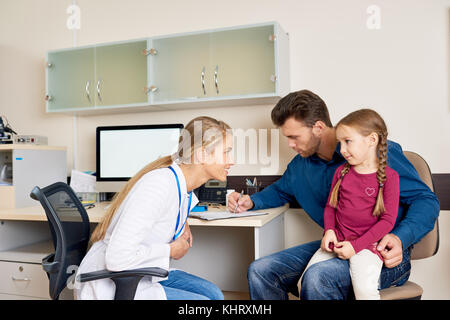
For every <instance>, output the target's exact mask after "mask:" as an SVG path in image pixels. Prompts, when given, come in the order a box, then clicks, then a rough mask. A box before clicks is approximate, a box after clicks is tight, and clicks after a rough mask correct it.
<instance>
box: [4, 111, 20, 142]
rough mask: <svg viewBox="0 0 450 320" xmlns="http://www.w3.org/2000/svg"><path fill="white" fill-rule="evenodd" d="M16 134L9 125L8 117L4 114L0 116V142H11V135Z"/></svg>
mask: <svg viewBox="0 0 450 320" xmlns="http://www.w3.org/2000/svg"><path fill="white" fill-rule="evenodd" d="M3 118H5V120H6V125H5V124H4V123H3ZM13 134H17V132H15V131H14V130H13V129H12V128H11V126H10V125H9V122H8V119H6V117H5V116H0V144H11V143H13V140H12V138H11V137H12V135H13Z"/></svg>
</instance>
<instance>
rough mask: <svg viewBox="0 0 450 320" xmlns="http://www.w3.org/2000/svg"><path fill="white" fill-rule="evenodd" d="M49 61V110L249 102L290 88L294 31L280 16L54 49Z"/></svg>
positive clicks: (275, 96) (82, 111)
mask: <svg viewBox="0 0 450 320" xmlns="http://www.w3.org/2000/svg"><path fill="white" fill-rule="evenodd" d="M48 63H49V66H48V70H47V97H46V98H47V99H48V101H47V111H48V112H76V113H79V114H86V113H99V112H100V113H106V112H113V111H115V112H117V111H132V110H144V111H152V110H164V109H174V108H175V109H179V108H189V107H190V108H196V107H214V106H226V105H248V104H255V103H273V102H275V101H276V100H278V99H279V98H280V97H282V96H284V95H286V94H287V93H289V82H290V80H289V41H288V35H287V34H286V33H285V32H284V31H283V30H282V29H281V27H280V26H279V25H278V24H277V23H276V22H271V23H265V24H260V25H252V26H241V27H234V28H227V29H219V30H208V31H202V32H193V33H188V34H176V35H169V36H159V37H152V38H149V39H145V40H138V41H128V42H121V43H117V44H103V45H96V46H93V47H87V48H76V49H67V50H61V51H52V52H49V53H48ZM66 84H67V85H66ZM71 88H72V89H71ZM73 88H75V89H73Z"/></svg>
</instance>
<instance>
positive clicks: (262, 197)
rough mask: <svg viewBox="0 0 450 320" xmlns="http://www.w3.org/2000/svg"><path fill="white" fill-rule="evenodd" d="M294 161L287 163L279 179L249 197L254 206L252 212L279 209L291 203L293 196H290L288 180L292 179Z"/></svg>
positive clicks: (290, 190) (290, 189)
mask: <svg viewBox="0 0 450 320" xmlns="http://www.w3.org/2000/svg"><path fill="white" fill-rule="evenodd" d="M294 161H295V158H294V160H292V161H291V163H289V165H288V167H287V169H286V171H285V172H284V173H283V175H282V176H281V178H280V179H278V180H277V181H275V182H274V183H272V184H271V185H270V186H268V187H266V188H264V190H263V191H261V192H258V193H255V194H253V195H251V196H250V199H251V200H252V201H253V204H254V205H253V208H252V210H259V209H265V208H275V207H280V206H283V205H285V204H286V203H288V202H291V201H293V199H294V196H293V194H292V188H291V187H290V180H291V179H292V174H293V164H292V163H293V162H294Z"/></svg>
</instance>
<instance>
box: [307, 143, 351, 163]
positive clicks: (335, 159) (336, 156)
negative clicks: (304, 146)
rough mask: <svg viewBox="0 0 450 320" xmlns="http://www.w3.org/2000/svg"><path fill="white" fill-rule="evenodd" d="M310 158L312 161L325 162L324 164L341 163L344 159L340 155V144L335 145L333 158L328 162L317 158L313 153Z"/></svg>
mask: <svg viewBox="0 0 450 320" xmlns="http://www.w3.org/2000/svg"><path fill="white" fill-rule="evenodd" d="M311 158H312V160H316V161H322V162H326V163H332V162H342V160H344V157H343V156H342V154H341V144H340V142H338V143H337V144H336V149H334V152H333V156H332V158H331V160H330V161H327V160H325V159H322V158H321V157H319V156H318V155H317V153H314V154H313V155H312V156H311Z"/></svg>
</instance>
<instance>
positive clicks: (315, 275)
mask: <svg viewBox="0 0 450 320" xmlns="http://www.w3.org/2000/svg"><path fill="white" fill-rule="evenodd" d="M319 247H320V240H318V241H313V242H309V243H306V244H302V245H299V246H296V247H292V248H289V249H286V250H283V251H281V252H277V253H274V254H271V255H269V256H266V257H262V258H260V259H258V260H255V261H253V262H252V263H251V264H250V267H249V268H248V275H247V276H248V285H249V291H250V298H251V299H252V300H286V299H288V292H290V293H292V294H294V295H295V296H297V297H298V296H299V292H298V287H297V283H298V280H299V279H300V276H301V275H302V273H303V270H304V269H305V268H306V265H307V264H308V262H309V260H310V259H311V257H312V256H313V254H314V253H315V252H316V251H317V249H319ZM410 253H411V249H406V250H404V251H403V260H402V262H401V263H400V264H399V265H398V266H396V267H394V268H386V267H384V266H383V269H382V270H381V275H380V281H379V289H385V288H388V287H390V286H394V285H396V286H400V285H402V284H404V283H405V282H406V281H407V280H408V278H409V274H410V271H411V264H410ZM351 297H353V289H352V282H351V278H350V271H349V263H348V260H342V259H339V258H334V259H331V260H327V261H323V262H319V263H317V264H314V265H312V266H310V267H309V268H308V270H307V271H306V273H305V275H304V276H303V279H302V285H301V292H300V298H301V299H302V300H345V299H347V298H351Z"/></svg>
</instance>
